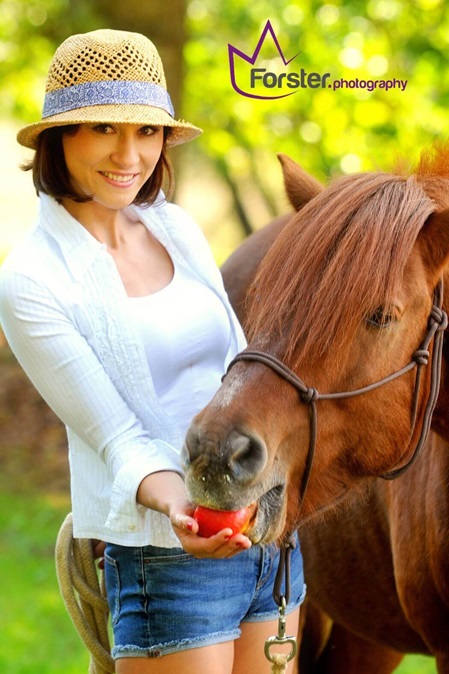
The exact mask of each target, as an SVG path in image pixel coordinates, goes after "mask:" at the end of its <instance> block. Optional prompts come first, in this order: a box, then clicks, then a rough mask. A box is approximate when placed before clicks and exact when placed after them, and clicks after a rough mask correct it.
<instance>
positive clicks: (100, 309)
mask: <svg viewBox="0 0 449 674" xmlns="http://www.w3.org/2000/svg"><path fill="white" fill-rule="evenodd" d="M39 201H40V209H39V216H38V223H37V226H36V228H35V229H34V230H33V231H32V232H31V233H30V235H29V236H28V237H27V238H26V239H25V240H24V241H23V243H22V244H20V245H19V246H18V247H17V248H16V249H15V250H14V251H13V252H12V253H11V254H10V255H9V256H8V258H7V259H6V261H5V262H4V264H3V266H2V273H1V274H0V320H1V323H2V328H3V330H4V332H5V335H6V338H7V340H8V342H9V344H10V346H11V348H12V350H13V352H14V353H15V355H16V357H17V359H18V360H19V362H20V364H21V365H22V367H23V369H24V370H25V372H26V373H27V374H28V376H29V378H30V379H31V381H32V382H33V384H34V385H35V386H36V388H37V389H38V391H39V392H40V393H41V395H42V397H43V398H44V399H45V400H46V401H47V403H48V404H49V405H50V407H51V408H52V409H53V410H54V411H55V413H56V414H57V415H58V416H59V418H60V419H61V420H62V421H63V422H64V424H65V425H66V428H67V436H68V442H69V460H70V469H71V470H70V473H71V491H72V511H73V524H74V535H75V536H76V537H79V538H98V539H100V540H104V541H108V542H111V543H118V544H121V545H129V546H140V545H148V544H152V545H157V546H162V547H176V546H179V541H178V539H177V537H176V536H175V534H174V532H173V530H172V528H171V526H170V522H169V520H168V518H167V517H166V516H165V515H163V514H162V513H158V512H155V511H153V510H149V509H147V508H143V507H142V506H140V505H138V504H137V502H136V492H137V489H138V486H139V484H140V482H141V481H142V479H143V478H144V477H145V476H146V475H149V474H151V473H154V472H157V471H161V470H173V471H178V472H180V473H182V468H181V465H180V460H179V453H180V450H181V448H182V443H183V438H184V436H183V429H182V428H181V427H180V424H178V423H177V421H176V420H175V419H173V417H172V416H171V415H169V414H167V413H166V411H165V409H164V407H163V405H162V404H161V402H160V400H159V396H158V394H157V393H156V390H155V384H154V382H153V379H152V373H151V372H150V368H149V367H148V360H147V355H146V351H145V348H144V344H143V340H142V338H141V335H140V334H139V330H138V329H137V328H136V326H135V325H134V321H133V320H132V319H131V316H130V304H131V305H132V304H134V302H132V301H130V300H129V298H128V297H127V294H126V291H125V288H124V286H123V283H122V280H121V278H120V275H119V273H118V270H117V267H116V265H115V263H114V260H113V258H112V257H111V255H110V254H109V253H108V251H107V250H106V246H104V244H101V243H99V242H98V241H97V240H96V239H94V238H93V237H92V236H91V235H90V234H89V232H88V231H87V230H86V229H85V228H84V227H83V226H82V225H80V223H79V222H78V221H77V220H75V219H74V218H73V217H72V216H71V215H70V214H69V213H68V212H67V211H66V210H65V208H64V207H63V206H60V205H59V204H57V203H56V201H55V200H54V199H52V198H51V197H48V196H47V195H45V194H41V195H40V199H39ZM128 210H129V214H130V216H131V217H133V218H134V219H135V220H136V222H137V221H139V222H142V223H143V224H144V225H145V226H146V227H147V228H148V229H149V231H151V232H152V234H153V235H154V236H155V237H156V238H157V239H158V241H160V243H161V244H162V245H163V246H164V247H165V248H166V250H167V252H168V254H169V255H170V257H171V259H172V261H173V264H174V266H175V267H176V268H177V269H180V268H182V269H183V270H184V269H185V270H187V273H188V274H190V275H192V277H193V278H195V279H198V282H199V284H200V285H203V286H204V287H205V288H207V289H209V291H210V292H211V293H212V295H214V296H215V297H216V298H217V301H218V303H219V304H221V305H222V307H223V309H224V311H225V313H226V315H227V319H228V325H229V329H230V334H231V337H230V340H229V348H228V352H227V354H226V363H228V362H229V360H230V359H231V358H233V357H234V355H235V354H236V353H237V351H239V350H241V349H242V348H244V347H245V339H244V336H243V332H242V330H241V327H240V325H239V323H238V321H237V319H236V317H235V314H234V312H233V311H232V309H231V306H230V304H229V300H228V298H227V296H226V293H225V291H224V288H223V283H222V279H221V276H220V272H219V270H218V269H217V266H216V264H215V262H214V260H213V257H212V255H211V252H210V249H209V246H208V245H207V242H206V240H205V238H204V235H203V234H202V232H201V230H200V229H199V227H198V226H197V225H196V223H195V222H193V221H192V219H191V218H190V217H189V216H188V215H187V213H186V212H185V211H183V210H182V209H181V208H179V207H178V206H175V205H173V204H168V203H166V202H165V200H164V199H163V195H161V199H160V200H159V201H158V203H157V204H154V205H153V206H151V207H150V208H146V209H142V208H139V207H136V206H132V207H130V208H129V209H128ZM161 297H162V295H161ZM155 301H156V300H155ZM137 304H138V303H137ZM193 310H194V309H193V307H190V311H193ZM219 313H220V312H219V311H218V314H219ZM170 314H171V312H170V311H168V310H166V311H165V314H164V318H165V321H166V323H167V325H169V324H170V325H172V323H171V321H173V320H174V317H173V316H171V315H170ZM161 320H163V319H162V318H161ZM220 320H221V319H220ZM167 332H168V330H167ZM222 347H223V345H222V346H221V347H220V348H222ZM226 363H225V366H226ZM156 376H157V374H156Z"/></svg>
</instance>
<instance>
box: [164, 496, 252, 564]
mask: <svg viewBox="0 0 449 674" xmlns="http://www.w3.org/2000/svg"><path fill="white" fill-rule="evenodd" d="M194 509H195V507H194V506H193V504H192V503H191V502H190V501H187V500H184V501H181V500H180V501H179V502H174V503H173V504H172V507H171V509H170V514H169V517H170V522H171V525H172V527H173V530H174V532H175V534H176V535H177V537H178V538H179V540H180V542H181V545H182V547H183V548H184V550H185V551H186V552H189V553H190V554H191V555H194V557H199V558H201V557H213V558H215V559H222V558H223V557H233V556H234V555H237V554H238V553H239V552H242V550H247V549H248V548H250V547H251V541H250V540H249V538H248V537H247V536H244V535H243V534H233V531H232V529H229V528H227V529H222V530H221V531H219V532H218V533H217V534H215V535H214V536H210V537H209V538H203V537H202V536H198V528H199V526H198V522H197V521H196V520H194V519H193V517H192V515H193V511H194Z"/></svg>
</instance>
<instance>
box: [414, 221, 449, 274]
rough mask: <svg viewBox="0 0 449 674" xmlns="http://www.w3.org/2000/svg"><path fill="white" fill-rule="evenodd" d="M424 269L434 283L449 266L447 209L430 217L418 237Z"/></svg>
mask: <svg viewBox="0 0 449 674" xmlns="http://www.w3.org/2000/svg"><path fill="white" fill-rule="evenodd" d="M418 242H419V244H420V246H421V249H422V251H423V255H424V260H425V262H426V267H427V269H428V270H429V272H430V274H431V279H430V280H431V281H433V282H434V283H436V282H437V280H438V279H439V278H440V276H441V275H442V274H443V272H444V271H445V267H446V266H447V265H448V264H449V208H448V209H445V210H444V211H437V212H435V213H432V215H430V216H429V217H428V218H427V220H426V222H425V223H424V226H423V227H422V229H421V231H420V233H419V235H418Z"/></svg>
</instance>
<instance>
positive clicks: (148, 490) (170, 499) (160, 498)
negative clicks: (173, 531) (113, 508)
mask: <svg viewBox="0 0 449 674" xmlns="http://www.w3.org/2000/svg"><path fill="white" fill-rule="evenodd" d="M136 498H137V502H138V503H139V504H140V505H143V506H145V507H146V508H150V509H151V510H156V511H158V512H161V513H163V514H164V515H167V516H170V511H171V508H172V505H173V503H174V502H177V501H178V502H179V501H183V502H186V503H187V502H188V496H187V492H186V488H185V484H184V480H183V479H182V477H181V475H180V474H179V473H176V472H174V471H168V470H167V471H160V472H158V473H151V475H147V476H146V477H144V479H143V480H142V482H141V483H140V485H139V488H138V490H137V497H136Z"/></svg>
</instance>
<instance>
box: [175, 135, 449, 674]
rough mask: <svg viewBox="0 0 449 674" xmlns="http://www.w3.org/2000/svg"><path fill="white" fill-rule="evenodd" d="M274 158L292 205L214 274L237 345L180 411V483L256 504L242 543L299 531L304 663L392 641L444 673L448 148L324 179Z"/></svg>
mask: <svg viewBox="0 0 449 674" xmlns="http://www.w3.org/2000/svg"><path fill="white" fill-rule="evenodd" d="M281 160H282V164H283V170H284V181H285V185H286V189H287V193H288V195H289V198H290V201H291V203H292V205H293V206H294V208H295V212H294V213H293V214H291V215H289V214H287V215H286V216H284V217H283V218H281V219H280V221H277V223H275V224H274V225H272V226H270V227H269V228H268V229H267V232H268V233H267V234H266V235H264V234H263V233H259V234H258V236H257V239H255V238H251V237H250V239H249V240H247V242H246V243H244V244H243V245H242V247H241V248H240V249H239V250H237V252H236V253H234V256H233V259H232V260H231V261H230V262H229V263H227V264H226V265H225V266H224V268H223V275H224V279H225V284H226V286H227V289H228V292H229V295H230V298H231V300H232V301H234V305H235V307H236V310H237V311H238V313H239V315H240V317H241V319H242V320H243V321H244V325H245V329H246V331H247V335H248V349H247V350H246V351H243V352H242V354H239V355H238V356H237V358H236V359H235V360H234V361H233V362H232V363H231V365H230V368H229V370H228V372H227V374H226V376H225V378H224V380H223V383H222V386H221V387H220V389H219V391H218V392H217V394H216V395H215V396H214V398H213V399H212V401H211V402H210V403H209V404H208V405H207V406H206V407H205V409H204V410H202V411H201V412H200V413H199V414H198V415H197V416H196V417H195V418H194V420H193V421H192V424H191V427H190V429H189V431H188V433H187V436H186V442H185V447H184V450H183V455H184V462H185V466H186V484H187V486H188V489H189V491H190V494H191V497H192V499H193V500H194V501H195V502H196V503H199V504H202V505H204V506H207V507H211V508H217V509H222V510H233V509H238V508H240V507H243V506H246V505H248V504H251V503H256V504H257V510H256V517H255V518H254V521H253V522H252V524H251V528H250V530H249V531H248V532H247V535H249V537H250V538H251V539H252V541H253V542H254V543H257V542H261V543H268V542H270V541H273V540H277V541H279V542H280V543H281V542H282V541H283V540H284V539H285V538H286V537H287V536H288V535H289V534H290V533H291V532H292V531H294V530H295V529H299V534H300V540H301V546H302V550H303V555H304V562H305V575H306V582H307V585H308V599H307V602H306V607H305V611H302V614H304V615H305V626H304V631H303V639H302V644H301V665H300V666H301V670H300V671H301V674H308V673H309V672H311V673H312V672H313V673H314V674H318V673H319V674H330V673H331V672H332V674H343V673H344V674H360V673H361V672H363V674H371V673H372V674H374V672H376V674H389V673H390V672H392V671H394V669H395V668H396V666H397V665H398V663H399V662H400V661H401V659H402V657H403V655H404V654H405V653H423V654H430V655H433V656H434V657H435V660H436V665H437V669H438V672H439V674H449V451H448V450H449V367H448V363H449V345H448V342H447V341H445V340H444V336H445V334H446V330H445V329H446V327H447V316H446V311H447V305H448V304H449V303H448V302H447V299H446V300H442V293H443V297H444V290H446V294H445V297H446V298H447V297H448V296H449V295H448V293H449V146H448V145H443V146H441V147H438V148H436V149H431V150H429V151H425V152H423V154H422V156H421V159H420V161H419V163H418V165H417V167H416V169H415V170H414V171H412V172H410V171H405V170H404V169H403V168H398V169H397V170H393V171H392V172H389V173H387V172H382V171H376V172H366V173H359V174H353V175H347V176H343V177H339V178H337V179H334V180H333V181H332V182H331V183H330V184H329V185H328V186H327V187H323V186H322V185H321V184H320V183H318V181H315V179H314V178H312V177H311V176H308V175H307V174H306V173H305V171H303V170H302V169H301V168H300V167H299V166H297V165H296V164H295V163H294V162H293V161H292V160H290V159H288V158H287V157H285V156H284V157H282V158H281ZM265 236H266V239H265ZM242 268H243V269H244V271H241V272H240V273H239V274H235V270H236V269H240V270H241V269H242ZM244 297H247V301H243V298H244ZM305 382H307V385H306V384H305ZM429 431H430V432H429Z"/></svg>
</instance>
